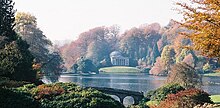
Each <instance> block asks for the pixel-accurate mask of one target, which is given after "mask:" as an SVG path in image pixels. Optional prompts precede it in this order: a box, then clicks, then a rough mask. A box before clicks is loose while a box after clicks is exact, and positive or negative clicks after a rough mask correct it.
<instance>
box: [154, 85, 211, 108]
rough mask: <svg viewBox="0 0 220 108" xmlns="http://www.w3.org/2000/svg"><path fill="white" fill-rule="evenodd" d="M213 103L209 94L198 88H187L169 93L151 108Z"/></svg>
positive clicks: (187, 106) (190, 106)
mask: <svg viewBox="0 0 220 108" xmlns="http://www.w3.org/2000/svg"><path fill="white" fill-rule="evenodd" d="M204 103H213V102H212V101H211V99H210V97H209V94H208V93H206V92H204V91H202V90H199V89H195V88H192V89H188V90H184V91H180V92H178V93H176V94H169V95H168V97H167V98H166V99H165V100H164V101H161V102H160V104H159V105H158V106H153V108H193V107H195V106H196V105H198V104H204Z"/></svg>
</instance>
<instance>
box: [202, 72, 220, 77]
mask: <svg viewBox="0 0 220 108" xmlns="http://www.w3.org/2000/svg"><path fill="white" fill-rule="evenodd" d="M203 75H204V76H220V72H214V73H207V74H203Z"/></svg>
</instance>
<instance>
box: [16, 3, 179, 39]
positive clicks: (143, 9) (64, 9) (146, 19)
mask: <svg viewBox="0 0 220 108" xmlns="http://www.w3.org/2000/svg"><path fill="white" fill-rule="evenodd" d="M174 1H176V0H14V2H15V9H17V12H29V13H31V14H32V15H34V16H35V17H36V18H37V23H38V27H39V28H40V29H41V30H42V31H43V32H44V34H45V35H46V36H47V37H48V38H49V39H50V40H52V41H55V40H75V39H77V37H78V35H79V34H80V33H82V32H85V31H88V30H89V29H92V28H94V27H98V26H111V25H114V24H117V25H119V26H120V27H121V32H123V31H125V30H128V29H130V28H132V27H138V26H140V25H141V24H151V23H154V22H158V23H160V24H161V25H162V26H165V25H167V24H168V23H169V21H170V19H174V20H180V19H181V15H179V14H178V12H176V11H174V10H172V9H173V8H174V7H175V5H174Z"/></svg>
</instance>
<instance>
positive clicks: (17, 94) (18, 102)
mask: <svg viewBox="0 0 220 108" xmlns="http://www.w3.org/2000/svg"><path fill="white" fill-rule="evenodd" d="M38 105H39V104H38V102H37V101H35V100H34V98H32V96H31V94H29V93H26V92H22V91H19V90H16V89H6V88H0V106H1V108H39V106H38Z"/></svg>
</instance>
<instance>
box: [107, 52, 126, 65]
mask: <svg viewBox="0 0 220 108" xmlns="http://www.w3.org/2000/svg"><path fill="white" fill-rule="evenodd" d="M110 58H111V63H112V65H113V66H129V58H128V57H123V56H122V55H121V53H120V52H119V51H113V52H112V53H111V54H110Z"/></svg>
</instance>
